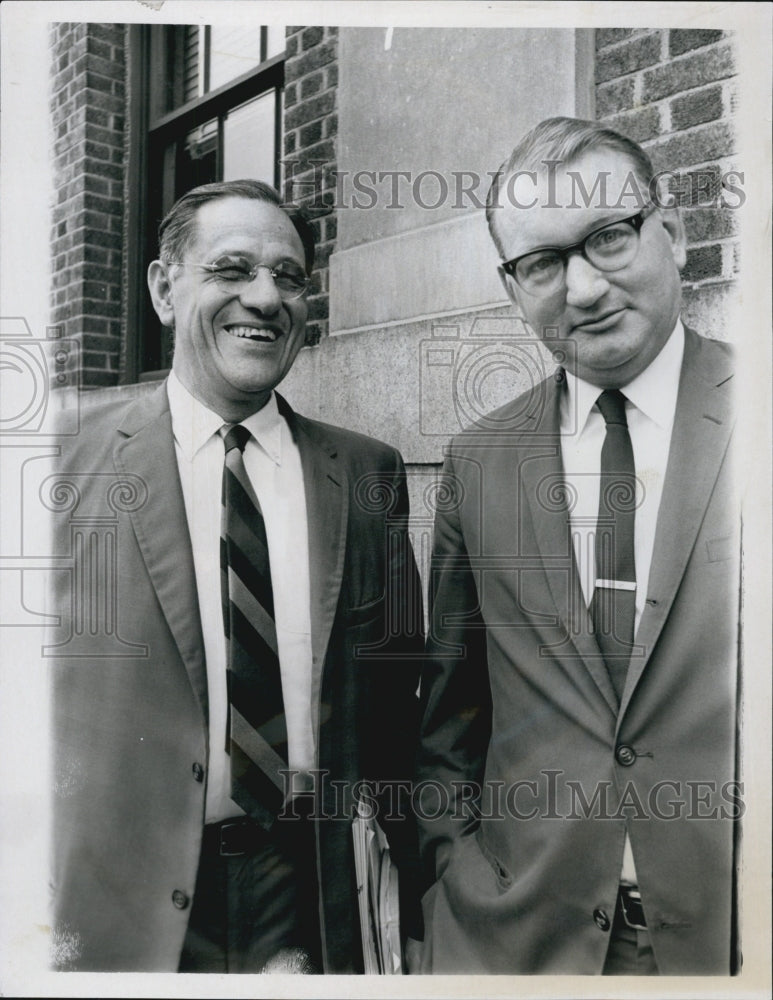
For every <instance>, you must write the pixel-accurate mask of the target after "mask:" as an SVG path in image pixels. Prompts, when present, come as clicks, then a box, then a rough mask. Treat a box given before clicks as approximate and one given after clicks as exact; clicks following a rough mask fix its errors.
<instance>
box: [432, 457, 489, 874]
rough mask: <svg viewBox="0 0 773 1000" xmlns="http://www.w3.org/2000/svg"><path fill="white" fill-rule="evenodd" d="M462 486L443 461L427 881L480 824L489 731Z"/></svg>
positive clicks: (435, 563)
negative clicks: (477, 814)
mask: <svg viewBox="0 0 773 1000" xmlns="http://www.w3.org/2000/svg"><path fill="white" fill-rule="evenodd" d="M465 494H467V495H469V488H468V487H466V486H465V484H464V483H463V482H462V480H461V478H460V477H459V475H458V474H457V472H456V470H455V466H454V461H453V456H451V457H449V459H448V460H447V461H446V464H445V466H444V469H443V480H442V488H441V491H440V494H439V495H440V496H441V497H442V498H443V502H442V505H440V506H439V509H438V512H437V514H436V517H435V532H434V544H433V555H432V565H431V570H430V587H429V609H430V621H429V635H428V638H427V646H426V655H425V659H424V665H423V669H422V676H421V704H420V711H421V716H422V721H421V737H420V746H419V752H418V759H417V769H416V778H417V787H416V792H415V794H414V800H415V806H416V808H417V816H418V823H419V836H420V843H421V850H422V856H423V862H424V869H425V873H426V878H427V880H428V882H430V883H431V882H433V881H434V880H435V879H437V878H439V877H440V876H441V875H442V873H443V870H444V869H445V867H446V866H447V864H448V861H449V858H450V855H451V852H452V849H453V844H454V842H455V841H456V840H457V839H458V838H459V837H460V836H461V835H462V834H463V833H464V832H466V831H468V830H469V829H471V828H472V827H474V826H475V825H477V820H476V818H475V809H476V805H477V803H478V800H479V798H480V783H481V781H482V778H483V771H484V766H485V760H486V751H487V748H488V743H489V737H490V734H491V694H490V688H489V680H488V669H487V657H486V633H485V625H484V622H483V617H482V613H481V608H480V601H479V593H478V580H477V578H476V574H475V572H474V568H473V563H472V560H471V555H470V553H469V551H468V546H467V540H466V538H465V530H464V517H463V515H464V497H465ZM418 793H420V794H418Z"/></svg>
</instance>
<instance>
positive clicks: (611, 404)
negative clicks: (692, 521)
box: [591, 389, 636, 701]
mask: <svg viewBox="0 0 773 1000" xmlns="http://www.w3.org/2000/svg"><path fill="white" fill-rule="evenodd" d="M598 407H599V409H600V410H601V415H602V416H603V417H604V421H605V423H606V425H607V426H606V435H605V437H604V444H603V447H602V449H601V479H600V483H599V512H598V519H597V521H596V541H595V549H596V587H595V590H594V592H593V601H592V604H591V615H592V617H593V628H594V632H595V634H596V639H597V640H598V644H599V648H600V649H601V652H602V654H603V656H604V661H605V663H606V665H607V670H608V671H609V675H610V678H611V680H612V686H613V687H614V689H615V692H616V693H617V698H618V701H620V700H621V699H622V696H623V688H624V687H625V676H626V673H627V672H628V662H629V660H630V658H631V649H632V647H633V634H634V621H635V618H636V565H635V562H634V519H635V515H636V468H635V465H634V460H633V447H632V446H631V436H630V434H629V433H628V421H627V419H626V416H625V396H624V395H623V394H622V392H620V391H619V389H609V390H607V391H605V392H602V393H601V395H600V396H599V398H598Z"/></svg>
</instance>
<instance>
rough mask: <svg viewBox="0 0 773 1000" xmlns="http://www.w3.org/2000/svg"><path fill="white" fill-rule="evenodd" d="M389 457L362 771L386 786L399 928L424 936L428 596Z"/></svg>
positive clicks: (400, 469) (382, 803)
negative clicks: (423, 710) (379, 633)
mask: <svg viewBox="0 0 773 1000" xmlns="http://www.w3.org/2000/svg"><path fill="white" fill-rule="evenodd" d="M392 454H393V462H391V463H390V464H391V465H392V470H391V471H390V472H385V473H383V479H382V482H383V484H384V487H385V490H386V494H385V495H387V496H388V497H390V498H391V499H390V503H389V510H388V512H387V513H386V525H385V527H386V531H385V539H386V552H385V563H384V565H385V581H384V596H385V602H384V626H383V635H384V637H385V638H384V641H383V642H382V643H380V644H379V646H378V655H377V657H376V658H375V659H371V660H369V661H368V662H369V666H368V668H367V669H368V672H369V675H370V677H371V679H372V684H371V687H370V699H371V701H370V705H371V711H370V712H369V713H368V727H367V728H368V732H367V734H366V747H367V748H368V751H367V755H368V759H367V761H366V762H365V768H364V771H365V774H366V775H367V777H368V779H369V780H371V781H373V782H374V784H375V785H376V787H380V788H381V789H382V791H381V792H380V793H379V794H377V796H376V797H377V799H378V813H377V815H378V818H379V823H380V825H381V826H382V828H383V829H384V831H385V833H386V834H387V837H388V839H389V844H390V851H391V855H392V858H393V860H394V861H395V862H396V864H397V866H398V869H399V874H400V911H401V930H402V932H403V935H404V936H405V935H408V936H410V937H421V935H422V931H421V906H420V896H419V893H418V888H419V881H420V879H419V875H420V863H419V852H418V837H417V831H416V822H415V818H414V815H413V811H412V809H411V799H410V790H411V779H412V772H413V765H414V760H415V755H416V746H417V742H418V730H419V705H418V687H419V671H420V668H421V658H422V654H423V648H424V618H423V599H422V588H421V580H420V577H419V573H418V570H417V567H416V561H415V558H414V554H413V548H412V545H411V540H410V533H409V524H408V516H409V499H408V488H407V475H406V470H405V466H404V464H403V460H402V457H401V456H400V454H399V453H398V452H393V453H392Z"/></svg>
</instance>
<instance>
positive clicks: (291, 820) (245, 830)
mask: <svg viewBox="0 0 773 1000" xmlns="http://www.w3.org/2000/svg"><path fill="white" fill-rule="evenodd" d="M313 811H314V796H313V795H312V794H306V793H304V794H301V795H297V796H295V798H293V799H292V800H291V801H290V802H289V803H288V804H287V806H286V814H285V815H284V816H283V815H282V814H280V815H279V817H278V818H277V822H276V824H275V825H274V827H273V829H272V832H271V833H269V832H267V831H266V830H265V828H264V827H263V826H262V825H261V824H260V823H258V821H257V820H254V819H252V818H251V817H250V816H236V817H234V818H233V819H224V820H222V821H221V822H219V823H208V824H207V826H205V827H204V845H203V849H204V851H209V852H210V853H214V854H219V855H220V857H221V858H240V857H246V856H247V855H250V854H255V853H256V851H259V850H260V849H261V848H262V847H265V845H266V844H268V843H276V842H277V840H278V839H281V842H282V843H283V844H285V846H287V847H288V848H290V847H292V846H295V845H297V842H298V838H299V837H302V836H304V831H309V830H312V829H313V828H312V826H311V824H310V819H311V816H312V813H313ZM306 835H308V834H306Z"/></svg>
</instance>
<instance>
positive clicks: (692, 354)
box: [621, 329, 733, 716]
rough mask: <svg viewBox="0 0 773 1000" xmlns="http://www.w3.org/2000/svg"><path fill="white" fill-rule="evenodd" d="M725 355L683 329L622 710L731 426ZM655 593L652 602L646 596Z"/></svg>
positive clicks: (665, 608)
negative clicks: (640, 651) (671, 419)
mask: <svg viewBox="0 0 773 1000" xmlns="http://www.w3.org/2000/svg"><path fill="white" fill-rule="evenodd" d="M731 376H732V369H731V362H730V360H729V358H728V357H727V356H726V355H725V354H724V353H722V352H720V351H719V350H717V349H716V347H715V345H713V344H712V343H711V342H710V341H704V340H702V338H700V337H698V335H697V334H695V333H693V332H692V331H691V330H687V329H685V348H684V360H683V362H682V372H681V375H680V380H679V395H678V397H677V404H676V414H675V418H674V428H673V431H672V435H671V447H670V449H669V455H668V465H667V468H666V478H665V484H664V487H663V496H662V499H661V501H660V510H659V512H658V522H657V530H656V534H655V546H654V549H653V553H652V565H651V567H650V575H649V581H648V585H647V598H648V603H647V604H646V605H645V609H644V613H643V614H642V618H641V622H640V623H639V628H638V630H637V633H636V640H635V643H636V646H640V647H642V649H643V654H642V655H641V656H638V657H634V658H633V659H632V661H631V665H630V667H629V668H628V676H627V678H626V684H625V691H624V692H623V701H622V705H621V716H622V712H623V711H624V710H625V707H626V706H627V704H628V702H629V701H630V698H631V694H632V693H633V690H634V688H635V687H636V684H637V683H638V681H639V678H640V677H641V675H642V672H643V671H644V669H645V667H646V665H647V662H648V660H649V657H650V656H651V654H652V650H653V649H654V648H655V644H656V642H657V641H658V636H659V635H660V632H661V630H662V628H663V625H664V623H665V622H666V620H667V618H668V615H669V613H670V611H671V606H672V604H673V602H674V598H675V596H676V592H677V590H678V589H679V585H680V583H681V581H682V577H683V576H684V572H685V569H686V567H687V562H688V560H689V558H690V553H691V552H692V549H693V546H694V544H695V539H696V536H697V534H698V529H699V528H700V525H701V522H702V520H703V515H704V512H705V510H706V507H707V505H708V502H709V499H710V497H711V493H712V490H713V487H714V483H715V482H716V479H717V475H718V473H719V469H720V466H721V464H722V461H723V459H724V456H725V452H726V450H727V447H728V443H729V440H730V434H731V431H732V425H733V420H732V399H731V394H730V390H729V385H728V384H727V383H728V382H729V380H730V378H731ZM653 600H654V601H655V602H656V603H655V604H652V603H650V601H653Z"/></svg>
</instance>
